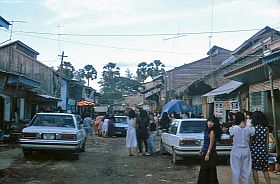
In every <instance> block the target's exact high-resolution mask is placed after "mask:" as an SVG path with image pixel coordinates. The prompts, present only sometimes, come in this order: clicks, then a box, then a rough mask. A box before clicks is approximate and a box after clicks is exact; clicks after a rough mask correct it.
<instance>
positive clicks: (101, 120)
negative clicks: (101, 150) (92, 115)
mask: <svg viewBox="0 0 280 184" xmlns="http://www.w3.org/2000/svg"><path fill="white" fill-rule="evenodd" d="M103 121H104V117H103V116H100V121H99V123H98V136H99V137H102V126H103Z"/></svg>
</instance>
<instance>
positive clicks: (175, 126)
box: [161, 118, 232, 163]
mask: <svg viewBox="0 0 280 184" xmlns="http://www.w3.org/2000/svg"><path fill="white" fill-rule="evenodd" d="M206 121H207V120H206V119H200V118H199V119H198V118H197V119H195V118H194V119H192V118H191V119H175V120H173V122H172V123H171V125H170V128H169V132H168V133H167V132H164V133H162V135H161V152H162V153H165V152H168V153H170V154H172V161H173V163H176V162H177V160H178V156H179V157H184V156H190V155H198V154H199V150H200V148H201V147H202V145H203V142H204V129H205V125H206ZM231 148H232V141H231V139H230V136H229V135H227V134H222V137H221V141H219V143H217V145H216V150H217V154H218V155H230V151H231Z"/></svg>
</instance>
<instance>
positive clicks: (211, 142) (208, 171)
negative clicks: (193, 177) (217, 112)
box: [197, 116, 222, 184]
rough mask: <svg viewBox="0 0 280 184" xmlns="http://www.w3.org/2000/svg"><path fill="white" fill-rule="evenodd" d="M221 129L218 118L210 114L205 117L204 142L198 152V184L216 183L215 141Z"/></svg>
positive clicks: (217, 139) (218, 138)
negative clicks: (199, 157) (199, 162)
mask: <svg viewBox="0 0 280 184" xmlns="http://www.w3.org/2000/svg"><path fill="white" fill-rule="evenodd" d="M221 133H222V129H221V127H220V123H219V120H218V118H216V117H215V116H210V117H209V118H208V119H207V122H206V125H205V130H204V143H203V146H202V147H201V150H200V152H199V154H200V155H201V165H200V171H199V176H198V181H197V183H198V184H218V183H219V181H218V177H217V168H216V165H217V152H216V142H217V141H219V140H220V139H221Z"/></svg>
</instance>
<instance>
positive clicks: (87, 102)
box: [77, 100, 94, 106]
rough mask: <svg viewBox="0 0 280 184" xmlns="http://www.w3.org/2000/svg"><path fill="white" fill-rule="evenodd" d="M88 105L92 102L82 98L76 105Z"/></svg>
mask: <svg viewBox="0 0 280 184" xmlns="http://www.w3.org/2000/svg"><path fill="white" fill-rule="evenodd" d="M89 105H94V103H93V102H89V101H86V100H82V101H79V102H77V106H89Z"/></svg>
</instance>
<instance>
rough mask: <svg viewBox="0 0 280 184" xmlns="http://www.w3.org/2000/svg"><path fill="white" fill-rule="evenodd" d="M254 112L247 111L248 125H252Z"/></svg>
mask: <svg viewBox="0 0 280 184" xmlns="http://www.w3.org/2000/svg"><path fill="white" fill-rule="evenodd" d="M252 114H253V113H252V112H249V111H246V112H245V118H246V126H252Z"/></svg>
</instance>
